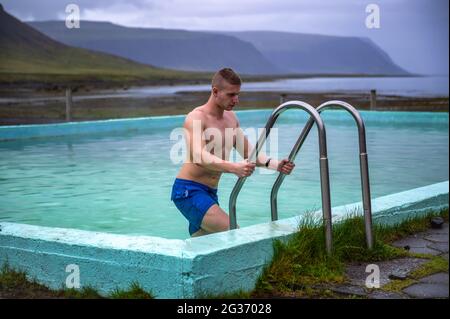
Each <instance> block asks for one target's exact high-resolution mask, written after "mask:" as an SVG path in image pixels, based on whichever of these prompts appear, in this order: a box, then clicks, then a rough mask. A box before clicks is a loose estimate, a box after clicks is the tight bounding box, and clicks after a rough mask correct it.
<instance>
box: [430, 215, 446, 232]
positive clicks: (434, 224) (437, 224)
mask: <svg viewBox="0 0 450 319" xmlns="http://www.w3.org/2000/svg"><path fill="white" fill-rule="evenodd" d="M430 222H431V228H435V229H436V228H442V225H443V224H444V219H443V218H442V217H433V218H431V221H430Z"/></svg>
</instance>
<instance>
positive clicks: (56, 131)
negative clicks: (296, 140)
mask: <svg viewBox="0 0 450 319" xmlns="http://www.w3.org/2000/svg"><path fill="white" fill-rule="evenodd" d="M271 112H272V110H248V111H237V112H236V113H237V114H238V115H239V119H240V121H241V122H242V123H245V121H246V119H247V118H251V119H252V120H257V121H260V122H261V126H260V127H264V126H265V124H266V121H267V119H268V118H269V116H270V114H271ZM360 114H361V116H362V117H363V118H364V121H365V123H366V124H370V125H376V124H377V123H391V124H395V125H396V126H397V127H398V126H411V125H416V124H417V125H420V124H423V123H427V125H431V124H432V125H433V126H436V125H445V126H448V113H437V112H379V111H360ZM322 116H323V118H324V120H325V121H326V122H327V123H330V122H333V121H337V122H339V123H348V124H351V125H355V124H354V120H353V118H352V117H351V116H350V115H349V114H348V112H347V111H342V110H329V111H327V112H324V114H323V115H322ZM308 118H309V117H308V114H307V113H306V112H292V114H289V117H283V118H281V119H280V123H297V124H298V123H299V121H300V120H301V121H306V120H308ZM183 121H184V115H178V116H152V117H142V118H126V119H114V120H101V121H85V122H69V123H57V124H36V125H7V126H0V141H6V140H17V139H27V138H43V137H50V136H68V135H84V134H88V135H89V134H94V133H110V132H123V131H136V130H149V129H152V130H158V128H162V127H174V126H178V127H181V126H182V125H183Z"/></svg>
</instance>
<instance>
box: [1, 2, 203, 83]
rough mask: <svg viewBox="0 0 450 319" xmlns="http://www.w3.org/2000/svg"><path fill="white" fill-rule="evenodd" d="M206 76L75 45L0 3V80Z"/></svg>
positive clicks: (49, 80) (138, 78) (81, 79)
mask: <svg viewBox="0 0 450 319" xmlns="http://www.w3.org/2000/svg"><path fill="white" fill-rule="evenodd" d="M196 76H198V77H202V76H203V78H205V76H204V75H195V74H190V73H184V72H179V71H169V70H162V69H158V68H155V67H152V66H149V65H144V64H140V63H136V62H134V61H131V60H127V59H125V58H122V57H117V56H113V55H110V54H105V53H100V52H94V51H90V50H85V49H80V48H73V47H70V46H67V45H65V44H62V43H59V42H57V41H55V40H53V39H50V38H49V37H47V36H46V35H44V34H42V33H40V32H39V31H37V30H35V29H33V28H32V27H30V26H29V25H27V24H25V23H22V22H21V21H19V20H18V19H16V18H15V17H13V16H11V15H10V14H8V13H7V12H5V11H4V10H3V7H2V6H1V5H0V82H2V83H5V82H15V81H43V82H45V81H48V82H51V81H54V82H58V81H66V80H80V81H83V80H86V79H92V80H99V81H114V80H118V81H128V80H145V81H152V80H155V81H159V80H161V79H162V80H164V79H173V80H179V79H181V78H191V77H196Z"/></svg>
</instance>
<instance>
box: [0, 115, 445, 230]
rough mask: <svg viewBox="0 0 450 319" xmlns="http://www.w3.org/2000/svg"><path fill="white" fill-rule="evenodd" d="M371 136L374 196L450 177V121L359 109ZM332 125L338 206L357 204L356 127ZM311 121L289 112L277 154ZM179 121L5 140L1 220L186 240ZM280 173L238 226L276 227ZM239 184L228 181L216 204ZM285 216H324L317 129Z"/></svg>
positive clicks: (261, 187)
mask: <svg viewBox="0 0 450 319" xmlns="http://www.w3.org/2000/svg"><path fill="white" fill-rule="evenodd" d="M269 114H270V111H244V112H238V115H239V118H240V121H241V126H242V127H243V128H249V127H253V128H258V127H263V126H264V124H265V122H266V120H267V118H268V116H269ZM361 114H362V116H363V118H364V120H365V122H366V130H367V144H368V154H369V169H370V179H371V191H372V197H373V198H374V197H378V196H383V195H387V194H391V193H396V192H400V191H404V190H408V189H412V188H416V187H420V186H425V185H429V184H432V183H437V182H441V181H446V180H448V176H449V175H448V114H447V113H408V112H402V113H400V112H361ZM323 118H324V122H325V124H326V128H327V138H328V153H329V165H330V184H331V201H332V206H338V205H343V204H347V203H352V202H357V201H360V200H361V191H360V177H359V162H358V161H359V158H358V140H357V133H356V126H355V124H354V122H353V120H352V119H351V117H350V115H349V114H347V113H345V112H343V111H327V112H325V113H324V115H323ZM306 120H307V116H306V115H305V114H304V113H303V112H299V111H287V112H286V113H284V114H283V118H282V120H281V121H280V124H279V125H278V126H277V128H278V141H279V145H278V151H279V156H280V157H284V156H287V154H288V153H289V151H290V148H291V147H292V145H293V144H294V142H295V140H296V138H297V135H298V134H299V132H300V131H301V129H302V127H303V125H304V123H306ZM182 122H183V117H182V116H178V117H168V118H161V119H158V120H152V121H149V123H148V125H147V127H145V128H143V129H139V130H127V131H122V132H114V133H98V134H89V135H72V136H64V137H45V138H37V139H20V140H13V141H3V142H0V172H1V174H0V221H11V222H20V223H27V224H35V225H43V226H54V227H67V228H78V229H85V230H94V231H104V232H112V233H123V234H141V235H154V236H161V237H165V238H181V239H182V238H187V237H188V232H187V222H186V221H185V219H184V218H183V217H182V215H181V214H180V213H179V212H178V211H177V210H176V208H175V206H174V205H173V204H172V203H171V202H170V189H171V186H172V181H173V179H174V177H175V175H176V174H177V171H178V169H179V167H180V164H173V163H172V162H171V160H170V156H169V155H170V149H171V148H172V147H173V145H174V144H175V143H176V141H171V140H170V138H169V136H170V132H171V131H172V129H174V128H176V127H179V126H181V125H182ZM276 176H277V175H276V174H271V175H267V174H259V173H258V172H256V174H255V175H253V176H252V177H251V178H249V179H248V180H247V182H246V184H245V185H244V187H243V188H242V191H241V194H240V196H239V198H238V202H237V216H238V223H239V224H240V225H241V226H248V225H252V224H257V223H262V222H266V221H268V220H270V203H269V195H270V189H271V186H272V184H273V182H274V181H275V179H276ZM236 179H237V177H236V176H234V175H224V176H223V178H222V180H221V183H220V187H219V201H220V203H221V206H222V207H224V208H225V210H228V198H229V194H230V192H231V189H232V187H233V185H234V183H235V181H236ZM278 202H279V215H280V218H285V217H291V216H294V215H298V214H301V213H303V212H305V211H307V210H315V209H320V203H321V197H320V182H319V161H318V146H317V132H316V131H315V130H312V131H311V133H310V135H309V137H308V139H307V141H306V142H305V145H304V147H303V148H302V150H301V151H300V153H299V155H298V157H297V160H296V169H295V171H294V172H293V174H292V175H291V176H289V177H287V178H286V179H285V182H284V184H283V185H282V187H281V189H280V193H279V200H278Z"/></svg>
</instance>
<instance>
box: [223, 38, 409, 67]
mask: <svg viewBox="0 0 450 319" xmlns="http://www.w3.org/2000/svg"><path fill="white" fill-rule="evenodd" d="M225 34H227V35H232V36H234V37H237V38H239V39H241V40H243V41H248V42H250V43H252V44H253V45H254V46H255V47H256V48H257V49H258V50H259V51H260V52H261V53H262V54H263V55H264V56H265V57H266V58H267V59H269V61H271V62H272V63H273V64H275V66H276V67H278V68H279V69H281V70H283V71H285V72H287V73H309V74H320V73H322V74H333V73H338V74H384V75H407V74H409V73H408V72H407V71H405V70H403V69H402V68H400V67H399V66H397V65H396V64H395V63H394V62H393V61H392V60H391V58H390V57H389V55H388V54H386V52H384V51H383V50H382V49H381V48H380V47H378V46H377V45H376V44H375V43H374V42H372V40H370V39H368V38H358V37H338V36H327V35H318V34H302V33H289V32H271V31H251V32H228V33H225Z"/></svg>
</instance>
